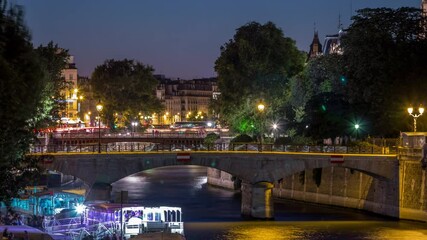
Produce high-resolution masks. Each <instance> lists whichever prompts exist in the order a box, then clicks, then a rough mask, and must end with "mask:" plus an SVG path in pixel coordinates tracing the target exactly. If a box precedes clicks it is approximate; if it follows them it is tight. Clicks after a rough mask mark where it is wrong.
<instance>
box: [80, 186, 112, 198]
mask: <svg viewBox="0 0 427 240" xmlns="http://www.w3.org/2000/svg"><path fill="white" fill-rule="evenodd" d="M112 189H113V187H112V186H111V184H109V183H103V182H95V183H94V184H93V185H92V187H91V188H90V190H89V192H88V194H87V195H86V200H85V202H92V201H110V200H111V191H112Z"/></svg>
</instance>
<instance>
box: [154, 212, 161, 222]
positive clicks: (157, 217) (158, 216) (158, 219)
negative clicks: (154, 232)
mask: <svg viewBox="0 0 427 240" xmlns="http://www.w3.org/2000/svg"><path fill="white" fill-rule="evenodd" d="M160 220H161V217H160V213H157V212H156V213H155V221H160Z"/></svg>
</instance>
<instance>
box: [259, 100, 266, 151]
mask: <svg viewBox="0 0 427 240" xmlns="http://www.w3.org/2000/svg"><path fill="white" fill-rule="evenodd" d="M257 108H258V111H259V112H260V115H261V117H260V120H261V123H260V128H259V131H260V135H261V137H260V143H261V149H260V152H262V139H263V134H264V133H263V127H264V119H263V117H262V116H263V115H262V114H263V112H264V109H265V105H264V104H263V103H259V104H258V106H257Z"/></svg>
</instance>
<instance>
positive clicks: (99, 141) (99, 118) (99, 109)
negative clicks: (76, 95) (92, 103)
mask: <svg viewBox="0 0 427 240" xmlns="http://www.w3.org/2000/svg"><path fill="white" fill-rule="evenodd" d="M102 108H103V106H102V104H101V100H100V101H99V102H98V104H97V105H96V110H97V111H98V153H101V111H102Z"/></svg>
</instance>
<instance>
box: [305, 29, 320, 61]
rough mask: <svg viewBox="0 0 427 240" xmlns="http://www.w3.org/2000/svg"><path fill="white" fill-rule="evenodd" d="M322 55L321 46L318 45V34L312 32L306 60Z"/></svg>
mask: <svg viewBox="0 0 427 240" xmlns="http://www.w3.org/2000/svg"><path fill="white" fill-rule="evenodd" d="M319 55H322V44H320V40H319V34H318V33H317V31H315V32H314V36H313V41H312V42H311V44H310V50H309V52H308V58H307V60H310V59H312V58H315V57H317V56H319Z"/></svg>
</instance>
